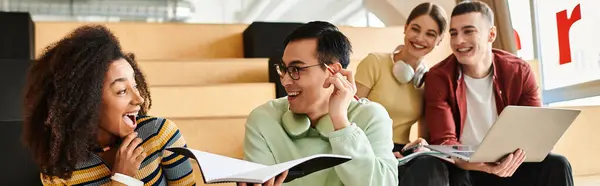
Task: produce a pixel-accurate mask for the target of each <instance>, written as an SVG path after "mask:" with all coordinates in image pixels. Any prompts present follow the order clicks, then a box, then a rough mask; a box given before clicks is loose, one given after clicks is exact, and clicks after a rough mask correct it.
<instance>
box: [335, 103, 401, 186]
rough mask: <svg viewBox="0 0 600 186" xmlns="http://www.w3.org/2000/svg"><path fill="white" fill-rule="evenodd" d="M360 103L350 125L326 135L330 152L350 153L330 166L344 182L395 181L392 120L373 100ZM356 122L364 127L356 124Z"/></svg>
mask: <svg viewBox="0 0 600 186" xmlns="http://www.w3.org/2000/svg"><path fill="white" fill-rule="evenodd" d="M362 107H363V108H360V110H359V111H357V112H360V113H357V115H356V116H355V119H354V121H353V122H354V123H353V124H352V125H350V126H348V127H346V128H344V129H341V130H338V131H335V132H333V133H331V135H330V136H329V141H330V143H331V147H332V152H333V153H335V154H340V155H348V156H351V157H352V160H350V161H348V162H346V163H344V164H341V165H338V166H336V167H334V169H335V171H336V173H337V175H338V177H339V178H340V180H341V181H342V182H343V183H344V185H346V186H380V185H398V179H397V178H398V160H397V159H396V158H395V157H394V155H393V153H392V149H393V143H392V120H391V119H390V117H389V115H388V114H387V111H386V110H385V109H384V108H383V106H381V105H379V104H377V103H374V102H371V103H368V104H365V105H363V106H362ZM358 123H360V125H361V126H365V127H363V128H360V127H358V126H357V124H358Z"/></svg>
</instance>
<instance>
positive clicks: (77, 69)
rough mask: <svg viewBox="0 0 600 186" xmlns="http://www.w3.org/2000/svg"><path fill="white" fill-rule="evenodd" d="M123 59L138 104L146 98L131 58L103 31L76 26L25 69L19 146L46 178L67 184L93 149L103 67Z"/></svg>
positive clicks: (144, 110) (146, 103)
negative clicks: (27, 151) (132, 75)
mask: <svg viewBox="0 0 600 186" xmlns="http://www.w3.org/2000/svg"><path fill="white" fill-rule="evenodd" d="M121 58H123V59H126V60H127V61H128V62H129V64H130V65H131V66H132V67H133V69H134V72H135V81H136V82H137V84H138V89H139V92H140V95H141V96H142V97H143V98H144V104H143V105H142V106H141V110H140V112H139V114H140V115H145V114H146V113H147V111H148V109H149V108H150V106H151V99H150V92H149V90H148V86H147V85H146V81H145V79H144V76H143V74H142V72H141V71H140V69H139V68H138V66H137V65H136V62H135V60H134V56H133V55H132V54H127V55H126V54H125V53H123V52H122V50H121V45H120V44H119V41H118V40H117V38H116V37H115V36H114V35H113V34H112V33H111V32H110V30H108V29H107V28H106V27H103V26H99V25H89V26H82V27H79V28H77V29H76V30H74V31H73V32H72V33H70V34H68V35H67V36H66V37H65V38H63V39H61V40H60V41H58V42H57V43H54V44H52V45H50V46H48V47H47V48H46V50H45V51H44V53H43V54H42V55H41V56H39V58H38V59H36V60H35V62H34V64H33V65H32V67H31V68H30V69H29V72H28V78H27V85H26V93H25V100H24V109H25V112H24V114H25V115H24V118H25V121H24V127H25V128H24V132H23V140H24V142H25V145H26V146H27V147H28V148H30V149H31V151H32V153H33V157H34V159H35V161H36V163H37V164H38V166H39V168H40V171H41V173H42V174H43V175H44V176H45V177H46V178H49V177H58V178H62V179H69V178H70V177H71V176H72V173H73V171H74V169H75V166H76V164H77V162H80V161H86V160H87V159H88V158H89V156H88V155H89V152H90V149H91V148H92V147H93V146H94V145H95V144H96V130H97V129H98V122H99V115H100V113H99V112H100V109H101V108H100V107H101V105H102V104H101V103H102V88H103V83H104V79H105V75H106V73H107V71H108V68H109V65H110V64H111V63H112V62H113V61H115V60H118V59H121Z"/></svg>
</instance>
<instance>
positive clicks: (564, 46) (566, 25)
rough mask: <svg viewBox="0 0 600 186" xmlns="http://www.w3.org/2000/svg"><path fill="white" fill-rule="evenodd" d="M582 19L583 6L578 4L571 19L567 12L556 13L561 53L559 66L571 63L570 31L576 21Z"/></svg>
mask: <svg viewBox="0 0 600 186" xmlns="http://www.w3.org/2000/svg"><path fill="white" fill-rule="evenodd" d="M580 19H581V6H580V4H577V6H575V8H574V9H573V13H571V18H568V17H567V10H563V11H560V12H558V13H556V26H557V27H558V48H559V51H560V54H559V55H560V61H559V64H561V65H563V64H567V63H570V62H571V44H570V43H569V42H570V41H569V30H570V29H571V26H572V25H573V23H575V22H576V21H579V20H580Z"/></svg>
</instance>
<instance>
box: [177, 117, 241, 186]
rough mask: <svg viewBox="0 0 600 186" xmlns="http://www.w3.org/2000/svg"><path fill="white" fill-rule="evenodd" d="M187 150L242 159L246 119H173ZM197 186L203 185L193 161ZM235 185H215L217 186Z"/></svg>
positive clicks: (200, 175)
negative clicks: (191, 149)
mask: <svg viewBox="0 0 600 186" xmlns="http://www.w3.org/2000/svg"><path fill="white" fill-rule="evenodd" d="M172 121H173V122H174V123H175V124H176V125H177V127H179V131H180V132H181V134H182V135H183V137H184V139H185V140H186V142H187V145H188V147H189V148H193V149H197V150H202V151H206V152H210V153H215V154H219V155H223V156H228V157H232V158H238V159H243V158H244V152H243V151H244V149H243V143H244V134H245V124H246V118H245V117H242V118H205V119H173V120H172ZM192 163H193V164H192V167H193V168H194V174H195V178H196V184H197V185H205V184H204V182H203V179H202V174H201V172H200V170H199V169H198V165H197V163H196V162H195V161H192ZM211 185H213V184H211ZM225 185H227V186H229V185H231V186H233V185H235V184H231V183H229V184H217V186H225Z"/></svg>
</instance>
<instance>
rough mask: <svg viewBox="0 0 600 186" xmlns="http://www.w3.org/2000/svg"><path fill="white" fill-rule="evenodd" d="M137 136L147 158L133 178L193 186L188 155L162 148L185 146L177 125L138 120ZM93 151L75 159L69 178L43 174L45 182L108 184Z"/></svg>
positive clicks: (104, 169)
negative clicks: (81, 160)
mask: <svg viewBox="0 0 600 186" xmlns="http://www.w3.org/2000/svg"><path fill="white" fill-rule="evenodd" d="M136 120H137V123H138V125H137V127H136V129H135V131H136V132H138V137H139V138H142V140H143V142H142V144H141V146H142V147H143V148H144V150H145V151H146V154H147V156H146V159H144V161H142V164H141V165H140V169H139V170H138V172H137V173H136V174H135V176H134V178H136V179H138V180H141V181H143V182H144V185H159V186H165V185H195V184H196V183H195V180H194V173H193V171H192V166H191V164H190V161H188V158H186V157H183V156H180V155H175V154H173V153H172V152H170V151H165V150H164V149H165V148H167V147H185V146H186V143H185V140H184V139H183V136H182V135H181V133H180V132H179V129H178V128H177V126H176V125H175V124H174V123H173V122H171V121H170V120H167V119H164V118H158V117H151V116H140V117H138V118H137V119H136ZM109 166H112V165H107V164H105V163H104V161H103V160H102V159H101V158H100V157H99V156H97V155H96V154H93V153H90V159H89V160H87V161H84V162H78V163H77V165H76V166H75V171H74V172H73V176H72V177H71V179H69V180H62V179H58V178H56V179H52V180H47V179H44V178H43V176H42V183H43V184H44V185H89V186H95V185H109V183H110V182H111V179H110V177H111V170H110V168H109Z"/></svg>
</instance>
